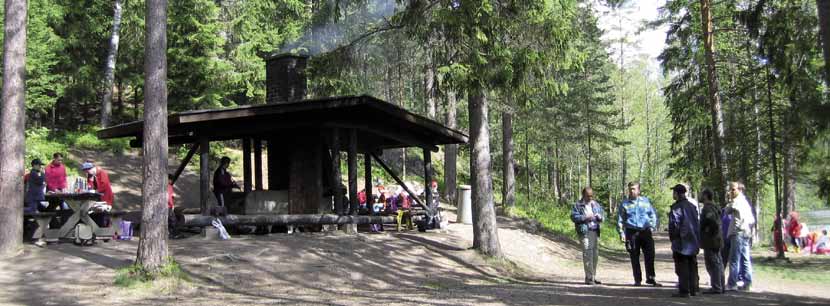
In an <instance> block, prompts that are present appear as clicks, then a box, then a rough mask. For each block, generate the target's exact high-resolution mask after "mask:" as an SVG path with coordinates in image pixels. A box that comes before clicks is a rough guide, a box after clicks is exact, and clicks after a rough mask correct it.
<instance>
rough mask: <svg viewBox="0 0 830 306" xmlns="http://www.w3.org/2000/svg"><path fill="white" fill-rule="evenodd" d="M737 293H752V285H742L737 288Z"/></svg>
mask: <svg viewBox="0 0 830 306" xmlns="http://www.w3.org/2000/svg"><path fill="white" fill-rule="evenodd" d="M738 291H743V292H752V285H750V284H746V285H743V286H741V287H738Z"/></svg>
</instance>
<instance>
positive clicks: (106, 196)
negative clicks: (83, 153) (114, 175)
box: [81, 161, 115, 206]
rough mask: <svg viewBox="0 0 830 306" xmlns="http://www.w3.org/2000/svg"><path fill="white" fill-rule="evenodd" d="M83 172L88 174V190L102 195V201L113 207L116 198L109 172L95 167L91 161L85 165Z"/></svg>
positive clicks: (83, 165) (82, 167)
mask: <svg viewBox="0 0 830 306" xmlns="http://www.w3.org/2000/svg"><path fill="white" fill-rule="evenodd" d="M81 170H84V172H86V182H87V188H89V189H91V190H95V191H96V192H98V193H100V194H101V201H103V202H107V204H109V205H110V206H112V202H113V201H114V200H115V196H114V195H113V194H112V185H111V184H110V176H109V174H108V173H107V171H105V170H104V169H102V168H101V167H97V166H95V165H94V164H93V163H92V162H90V161H87V162H85V163H83V164H82V165H81Z"/></svg>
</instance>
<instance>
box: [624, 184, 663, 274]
mask: <svg viewBox="0 0 830 306" xmlns="http://www.w3.org/2000/svg"><path fill="white" fill-rule="evenodd" d="M656 225H657V212H656V211H655V210H654V206H652V205H651V201H649V199H648V198H647V197H643V196H640V183H637V182H630V183H628V198H627V199H625V200H623V201H622V203H620V207H619V209H617V230H618V231H619V232H620V238H621V239H622V240H623V241H624V242H625V249H626V250H627V251H628V254H629V256H630V258H631V268H632V270H633V272H634V286H640V285H641V282H642V278H643V273H642V271H641V270H640V251H642V252H643V254H644V255H645V266H646V284H649V285H652V286H654V287H662V286H663V285H662V284H660V283H658V282H657V281H656V280H655V279H654V278H655V275H654V238H653V237H652V231H653V230H654V227H655V226H656Z"/></svg>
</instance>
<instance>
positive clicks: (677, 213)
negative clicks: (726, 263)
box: [669, 184, 700, 298]
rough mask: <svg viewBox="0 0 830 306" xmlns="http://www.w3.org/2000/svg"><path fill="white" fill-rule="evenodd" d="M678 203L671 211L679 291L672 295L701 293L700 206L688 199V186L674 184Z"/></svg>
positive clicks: (670, 225)
mask: <svg viewBox="0 0 830 306" xmlns="http://www.w3.org/2000/svg"><path fill="white" fill-rule="evenodd" d="M672 191H673V192H672V197H673V198H674V200H675V202H674V204H672V206H671V210H670V211H669V240H671V250H672V259H674V272H675V273H676V274H677V283H678V286H677V289H678V292H677V293H675V294H672V297H686V298H687V297H689V296H690V295H697V285H698V279H697V254H698V253H699V252H700V223H699V221H698V214H697V207H695V206H694V205H693V204H692V203H691V202H689V200H688V199H686V191H687V190H686V186H684V185H683V184H677V185H675V186H674V187H672Z"/></svg>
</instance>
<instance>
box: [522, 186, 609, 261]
mask: <svg viewBox="0 0 830 306" xmlns="http://www.w3.org/2000/svg"><path fill="white" fill-rule="evenodd" d="M510 213H511V214H513V215H515V216H519V217H524V218H529V219H534V220H537V221H539V223H541V224H542V226H543V227H544V228H545V230H547V231H550V232H552V233H555V234H558V235H561V236H565V237H568V238H571V239H573V240H577V239H578V238H579V237H578V236H577V233H576V228H575V227H574V223H573V221H571V205H563V204H561V203H558V202H556V201H555V200H553V199H550V200H536V201H527V200H517V203H516V207H515V208H514V209H512V210H511V211H510ZM613 219H614V218H611V217H609V216H608V215H607V212H606V216H605V220H603V222H602V225H601V230H602V233H601V234H600V239H599V240H600V241H599V242H600V245H601V246H604V247H606V248H608V249H612V250H621V249H623V247H624V246H623V245H622V243H620V239H619V235H618V234H617V231H616V229H615V227H616V224H615V222H614V221H613Z"/></svg>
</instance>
